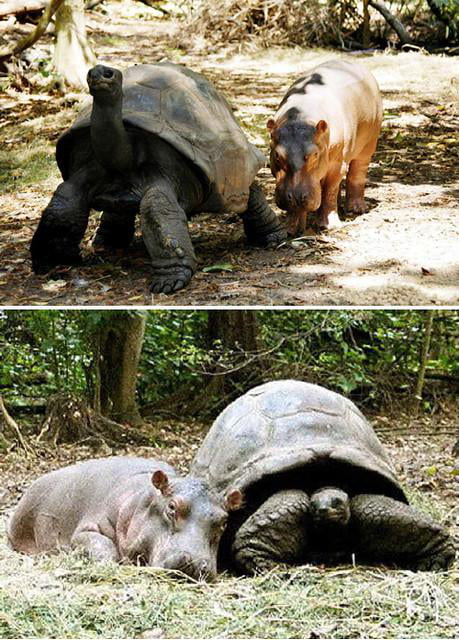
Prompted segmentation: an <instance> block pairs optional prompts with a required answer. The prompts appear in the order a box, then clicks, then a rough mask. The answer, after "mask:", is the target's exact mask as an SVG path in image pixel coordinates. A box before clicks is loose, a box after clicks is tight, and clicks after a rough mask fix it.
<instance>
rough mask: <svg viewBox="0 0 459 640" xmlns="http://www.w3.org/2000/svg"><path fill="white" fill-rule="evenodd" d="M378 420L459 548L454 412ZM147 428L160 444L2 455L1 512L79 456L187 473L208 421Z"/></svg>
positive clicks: (420, 503)
mask: <svg viewBox="0 0 459 640" xmlns="http://www.w3.org/2000/svg"><path fill="white" fill-rule="evenodd" d="M372 424H373V426H374V427H375V430H376V432H377V433H378V436H379V437H380V439H381V441H382V442H383V443H384V446H385V447H386V449H387V450H388V452H389V455H390V457H391V460H392V463H393V465H394V467H395V469H396V473H397V476H398V477H399V478H400V480H401V482H402V484H403V486H404V487H405V489H406V490H407V492H408V495H409V496H410V498H412V499H413V502H414V504H415V505H416V506H417V507H418V508H420V509H423V508H426V507H427V511H429V512H430V513H432V514H434V515H435V517H437V518H439V520H440V521H441V522H442V523H443V524H444V525H445V526H447V527H448V529H449V530H450V531H451V533H452V534H453V535H454V536H455V538H456V541H457V543H458V548H459V484H458V482H457V473H458V472H459V468H458V466H457V465H458V460H457V459H456V460H454V458H453V456H452V454H451V449H452V445H453V443H454V442H455V440H456V438H457V421H456V419H455V417H454V415H453V414H451V415H450V416H449V415H444V414H443V415H437V416H434V417H433V418H432V417H427V416H426V417H419V418H416V419H415V418H412V417H411V416H409V415H407V414H406V413H403V412H395V413H393V414H392V415H390V416H388V415H387V413H386V414H385V415H374V416H372ZM144 429H145V430H146V431H147V432H150V433H155V434H157V442H158V446H157V447H129V446H128V447H126V448H125V449H116V450H115V449H111V448H109V447H107V446H106V445H102V446H101V447H100V448H99V449H96V450H95V449H92V448H90V447H88V446H84V445H83V444H81V445H62V446H60V447H58V448H54V447H52V446H51V445H50V446H49V447H46V446H45V445H44V444H43V443H41V444H40V445H39V446H37V447H36V450H37V457H36V458H27V457H26V456H24V454H23V452H22V451H11V452H10V453H8V454H6V455H4V456H2V457H1V458H0V487H1V489H0V515H1V514H4V515H8V514H9V513H10V512H11V508H12V507H13V506H14V505H15V504H16V502H17V500H18V499H19V497H20V495H21V494H22V493H23V491H24V490H25V489H26V488H27V487H28V486H29V485H30V483H31V482H32V481H33V480H34V479H35V478H37V477H38V476H40V475H42V474H43V473H46V472H47V471H50V470H52V469H56V468H59V467H63V466H65V465H67V464H71V463H73V462H75V461H78V460H83V459H87V458H93V457H104V456H108V455H123V454H128V455H137V456H147V457H158V458H160V459H162V460H166V461H167V462H169V463H170V464H172V465H174V466H175V467H176V468H177V469H178V470H180V472H182V473H186V472H187V469H188V467H189V464H190V462H191V460H192V458H193V457H194V455H195V453H196V451H197V449H198V447H199V445H200V443H201V442H202V440H203V437H204V435H205V433H206V429H207V426H206V425H205V424H203V423H201V422H194V421H190V422H187V423H184V422H180V421H177V420H175V419H174V420H155V421H154V423H146V424H145V426H144Z"/></svg>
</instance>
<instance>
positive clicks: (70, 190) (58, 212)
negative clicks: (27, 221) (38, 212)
mask: <svg viewBox="0 0 459 640" xmlns="http://www.w3.org/2000/svg"><path fill="white" fill-rule="evenodd" d="M87 176H88V171H87V170H86V169H80V170H79V171H77V172H76V173H75V174H73V175H72V176H71V178H69V179H68V180H66V181H65V182H62V183H61V184H60V185H59V186H58V187H57V189H56V191H55V192H54V195H53V197H52V198H51V201H50V203H49V204H48V206H47V207H46V209H45V210H44V211H43V213H42V216H41V219H40V222H39V224H38V227H37V229H36V231H35V233H34V236H33V238H32V242H31V245H30V251H31V254H32V267H33V270H34V271H35V273H46V272H47V271H49V270H50V269H52V268H53V267H55V266H56V265H59V264H71V265H73V264H79V263H80V262H81V255H80V246H79V245H80V242H81V240H82V239H83V236H84V232H85V231H86V227H87V225H88V218H89V210H90V209H89V203H88V190H89V183H88V179H87Z"/></svg>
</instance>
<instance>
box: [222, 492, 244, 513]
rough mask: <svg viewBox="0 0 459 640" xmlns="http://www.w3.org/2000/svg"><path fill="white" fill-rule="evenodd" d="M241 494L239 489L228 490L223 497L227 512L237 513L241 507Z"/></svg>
mask: <svg viewBox="0 0 459 640" xmlns="http://www.w3.org/2000/svg"><path fill="white" fill-rule="evenodd" d="M242 501H243V498H242V493H241V492H240V491H239V489H229V491H227V493H226V495H225V500H224V502H225V509H226V510H227V511H237V510H238V509H240V508H241V507H242Z"/></svg>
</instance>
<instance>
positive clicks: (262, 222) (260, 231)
mask: <svg viewBox="0 0 459 640" xmlns="http://www.w3.org/2000/svg"><path fill="white" fill-rule="evenodd" d="M241 217H242V220H243V223H244V231H245V234H246V236H247V240H248V241H249V242H250V244H254V245H261V246H264V247H265V246H271V245H277V244H279V243H280V242H283V241H284V240H285V239H286V238H287V231H286V229H285V228H284V225H283V223H282V221H281V220H279V218H278V217H277V216H276V214H275V213H274V211H273V210H272V209H271V207H270V206H269V204H268V203H267V202H266V198H265V195H264V193H263V191H262V189H261V187H260V186H259V185H258V184H256V183H255V182H254V183H253V184H252V186H251V187H250V194H249V202H248V205H247V209H246V210H245V211H244V213H243V214H242V216H241Z"/></svg>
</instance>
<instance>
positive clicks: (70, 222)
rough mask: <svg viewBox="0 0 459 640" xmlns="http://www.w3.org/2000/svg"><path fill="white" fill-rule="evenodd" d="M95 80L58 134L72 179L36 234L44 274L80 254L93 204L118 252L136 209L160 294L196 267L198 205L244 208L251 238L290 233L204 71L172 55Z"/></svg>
mask: <svg viewBox="0 0 459 640" xmlns="http://www.w3.org/2000/svg"><path fill="white" fill-rule="evenodd" d="M88 85H89V89H90V92H91V94H92V96H93V99H90V100H89V101H88V102H87V103H86V104H85V105H84V106H83V108H82V110H81V111H80V113H79V115H78V117H77V118H76V120H75V122H74V123H73V125H72V126H71V127H70V128H69V129H68V130H67V131H66V132H64V133H63V135H62V136H61V137H60V138H59V140H58V142H57V147H56V159H57V163H58V166H59V169H60V171H61V173H62V177H63V179H64V182H63V183H61V184H60V185H59V186H58V188H57V190H56V192H55V194H54V196H53V198H52V199H51V201H50V203H49V204H48V206H47V208H46V209H45V211H44V212H43V215H42V218H41V221H40V223H39V225H38V228H37V230H36V232H35V235H34V237H33V240H32V244H31V253H32V264H33V268H34V270H35V271H36V272H39V273H41V272H46V271H48V270H49V269H50V268H52V267H53V266H55V265H58V264H78V263H79V262H80V261H81V256H80V248H79V244H80V242H81V240H82V238H83V235H84V232H85V230H86V227H87V224H88V218H89V212H90V210H91V209H96V210H98V211H102V212H103V213H102V218H101V223H100V226H99V229H98V232H97V235H96V238H95V241H94V244H95V245H96V246H98V247H100V246H105V247H114V248H122V247H126V246H128V245H129V243H130V242H131V240H132V238H133V235H134V224H135V216H136V214H137V213H139V212H140V219H141V226H142V235H143V239H144V242H145V244H146V247H147V249H148V252H149V254H150V257H151V262H152V267H153V281H152V286H151V288H152V291H153V292H154V293H160V292H163V293H172V292H174V291H178V290H179V289H181V288H183V287H184V286H186V285H187V284H188V282H189V281H190V279H191V277H192V275H193V273H194V271H195V270H196V257H195V254H194V250H193V246H192V243H191V239H190V235H189V232H188V223H187V220H188V218H189V217H190V216H192V215H193V214H195V213H198V212H200V211H207V212H215V213H218V212H221V211H231V212H236V213H239V214H241V217H242V219H243V223H244V228H245V231H246V235H247V237H248V240H249V241H250V242H251V243H253V244H257V245H264V246H268V245H273V244H276V243H279V242H281V241H282V240H283V239H285V237H286V232H285V230H284V228H283V226H282V224H281V223H280V221H279V220H278V219H277V217H276V215H275V214H274V212H273V211H272V210H271V208H270V207H269V206H268V204H267V202H266V200H265V197H264V195H263V192H262V191H261V188H260V187H259V186H258V185H257V184H256V182H255V181H254V180H255V176H256V174H257V173H258V171H259V169H260V168H261V167H262V166H263V165H264V164H265V163H266V160H265V157H264V156H263V154H262V153H261V152H260V151H259V150H258V149H257V148H256V147H255V146H254V145H252V144H251V143H250V142H249V141H248V140H247V138H246V136H245V134H244V133H243V131H242V129H241V127H240V126H239V124H238V122H237V121H236V119H235V118H234V116H233V113H232V110H231V107H230V106H229V104H228V103H227V101H226V100H225V98H224V97H223V96H222V95H221V94H220V93H218V91H217V90H216V89H215V88H214V87H213V86H212V84H211V83H210V82H209V81H208V80H207V79H206V78H205V77H204V76H203V75H201V74H198V73H195V72H193V71H191V70H190V69H187V68H186V67H183V66H181V65H177V64H172V63H170V62H162V63H158V64H152V65H150V64H141V65H136V66H132V67H129V68H128V69H127V70H126V71H124V72H123V73H121V71H119V70H117V69H112V68H110V67H106V66H103V65H97V66H96V67H94V68H93V69H91V70H90V71H89V73H88Z"/></svg>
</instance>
